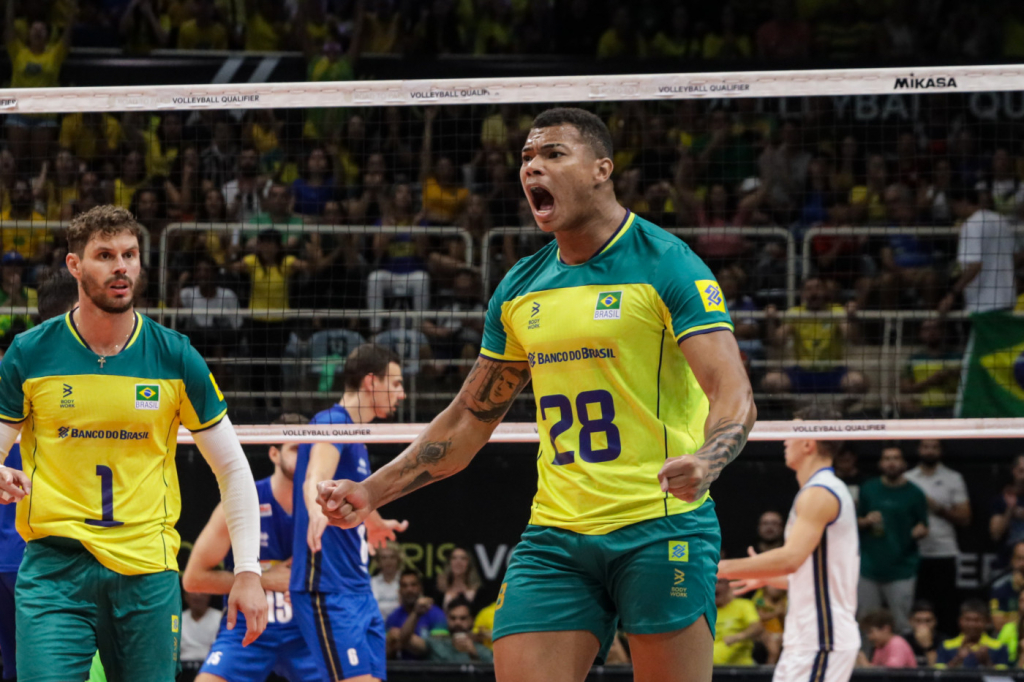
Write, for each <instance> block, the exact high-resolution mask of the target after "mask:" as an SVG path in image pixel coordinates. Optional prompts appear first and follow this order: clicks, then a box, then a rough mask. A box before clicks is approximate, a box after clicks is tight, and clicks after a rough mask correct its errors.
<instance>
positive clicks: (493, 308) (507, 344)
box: [480, 281, 526, 362]
mask: <svg viewBox="0 0 1024 682" xmlns="http://www.w3.org/2000/svg"><path fill="white" fill-rule="evenodd" d="M507 290H508V288H507V287H506V285H505V282H504V281H503V282H502V283H501V284H499V285H498V288H497V289H496V290H495V291H494V294H492V295H491V301H490V303H488V304H487V316H486V317H485V318H484V338H483V341H482V342H481V344H480V355H482V356H484V357H485V358H490V359H492V360H503V361H505V362H522V361H524V360H526V352H525V351H523V347H522V346H521V345H520V344H519V341H518V340H517V339H516V337H515V333H514V331H513V330H512V328H511V327H510V324H509V321H508V317H507V315H506V314H505V313H506V308H507V305H506V303H507V301H506V300H505V297H506V292H507Z"/></svg>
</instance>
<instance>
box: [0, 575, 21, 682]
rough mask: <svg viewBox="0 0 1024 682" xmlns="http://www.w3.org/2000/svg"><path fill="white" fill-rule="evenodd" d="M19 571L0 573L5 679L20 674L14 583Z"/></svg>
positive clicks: (0, 635)
mask: <svg viewBox="0 0 1024 682" xmlns="http://www.w3.org/2000/svg"><path fill="white" fill-rule="evenodd" d="M17 579H18V573H17V572H14V573H0V657H2V658H3V659H4V675H3V679H5V680H13V679H14V678H15V677H17V676H18V672H17V668H15V667H14V583H15V581H17Z"/></svg>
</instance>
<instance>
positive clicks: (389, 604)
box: [370, 573, 401, 620]
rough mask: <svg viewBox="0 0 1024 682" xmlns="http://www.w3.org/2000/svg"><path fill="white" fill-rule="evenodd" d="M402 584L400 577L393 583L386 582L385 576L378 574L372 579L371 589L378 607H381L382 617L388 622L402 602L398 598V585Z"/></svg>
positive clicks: (396, 577) (397, 576) (396, 576)
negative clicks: (388, 618)
mask: <svg viewBox="0 0 1024 682" xmlns="http://www.w3.org/2000/svg"><path fill="white" fill-rule="evenodd" d="M399 582H401V580H400V577H399V575H397V574H396V575H395V579H394V580H392V581H391V582H388V581H386V580H384V574H383V573H378V574H377V575H375V576H373V577H372V578H370V589H372V590H373V596H374V597H375V598H376V599H377V606H379V607H380V615H381V616H383V617H384V619H385V620H386V619H387V617H388V616H390V615H391V613H392V612H393V611H394V610H395V609H397V608H398V605H399V604H400V603H401V600H400V599H399V597H398V583H399Z"/></svg>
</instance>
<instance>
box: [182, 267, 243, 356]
mask: <svg viewBox="0 0 1024 682" xmlns="http://www.w3.org/2000/svg"><path fill="white" fill-rule="evenodd" d="M186 275H189V273H183V275H182V279H181V280H180V284H181V285H182V287H183V288H182V289H181V291H180V293H179V294H178V296H179V306H178V307H179V308H185V309H187V310H191V311H192V315H191V316H189V317H187V318H186V320H185V325H184V329H183V330H182V331H183V332H184V333H185V334H186V335H187V336H188V337H189V340H190V341H191V342H192V346H193V347H194V348H195V349H196V350H198V351H199V354H200V355H202V356H203V357H217V358H222V357H226V356H227V357H231V356H234V354H235V346H236V344H237V343H238V334H239V330H240V329H241V327H242V318H241V316H240V315H238V314H237V312H236V311H237V310H238V296H236V295H235V292H233V291H231V290H230V289H226V288H224V287H221V286H218V285H217V263H216V262H215V261H214V260H213V259H212V258H210V257H209V256H203V257H201V258H200V259H199V261H198V262H197V263H196V267H195V272H194V273H192V274H191V275H190V276H186ZM189 283H190V284H192V286H184V285H185V284H189ZM211 309H212V310H219V311H222V312H219V313H217V314H211V313H209V312H207V311H209V310H211Z"/></svg>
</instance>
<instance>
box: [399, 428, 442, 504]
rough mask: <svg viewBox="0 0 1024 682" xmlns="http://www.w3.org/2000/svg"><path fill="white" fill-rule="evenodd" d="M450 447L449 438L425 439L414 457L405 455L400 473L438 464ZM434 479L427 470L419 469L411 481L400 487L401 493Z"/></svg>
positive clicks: (420, 486)
mask: <svg viewBox="0 0 1024 682" xmlns="http://www.w3.org/2000/svg"><path fill="white" fill-rule="evenodd" d="M451 447H452V440H451V438H449V439H448V440H445V441H427V442H426V443H423V444H422V445H421V446H420V450H419V452H418V453H417V454H416V456H415V457H410V456H406V458H405V464H404V465H403V466H402V471H401V474H405V473H407V472H411V471H414V470H416V469H419V468H421V467H424V466H433V465H436V464H439V463H440V462H441V460H443V459H444V458H445V457H446V456H447V455H448V451H449V450H450V449H451ZM434 480H437V479H436V478H435V477H434V476H433V474H431V473H430V472H429V471H421V472H420V473H419V475H418V476H416V478H415V479H413V481H412V483H410V484H409V485H407V486H405V488H403V489H402V494H403V495H404V494H405V493H410V492H412V491H413V490H416V489H417V488H422V487H423V486H425V485H426V484H428V483H430V482H431V481H434Z"/></svg>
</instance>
